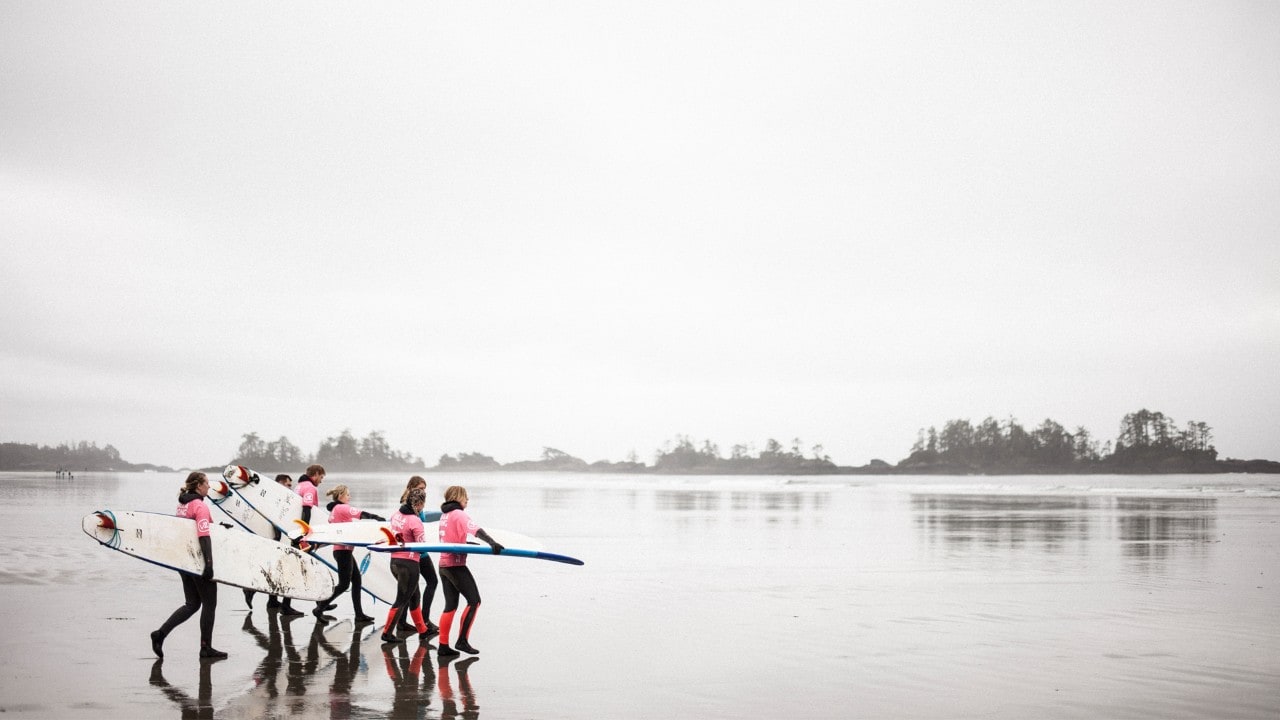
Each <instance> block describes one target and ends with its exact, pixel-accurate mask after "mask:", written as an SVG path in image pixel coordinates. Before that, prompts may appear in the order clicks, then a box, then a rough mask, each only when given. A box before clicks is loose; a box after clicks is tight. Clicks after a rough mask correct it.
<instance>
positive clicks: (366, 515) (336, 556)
mask: <svg viewBox="0 0 1280 720" xmlns="http://www.w3.org/2000/svg"><path fill="white" fill-rule="evenodd" d="M325 494H326V495H328V496H329V497H331V498H333V501H332V502H330V503H329V505H328V510H329V522H331V523H348V522H351V521H352V520H386V518H384V517H382V516H381V515H374V514H373V513H370V512H365V511H364V510H360V509H358V508H354V507H352V506H351V504H350V502H351V491H350V490H349V489H348V488H347V486H346V485H339V486H337V487H335V488H334V489H332V490H330V491H329V492H327V493H325ZM354 551H355V548H353V547H352V546H350V545H334V546H333V560H334V562H336V563H338V587H336V588H334V590H333V595H331V596H330V597H329V599H328V600H325V601H324V602H321V603H319V604H318V605H316V609H315V610H312V611H311V612H312V614H314V615H315V616H316V619H318V620H320V621H321V622H324V621H325V614H324V609H325V608H326V607H330V608H331V607H333V601H334V600H337V599H338V597H339V596H340V595H342V593H344V592H346V591H347V588H348V587H350V588H351V606H352V607H353V608H354V609H355V611H356V622H357V623H371V622H373V617H371V616H369V615H365V614H364V610H363V609H362V608H361V606H360V600H361V598H360V590H361V587H360V568H358V567H356V559H355V555H354V554H353V553H354Z"/></svg>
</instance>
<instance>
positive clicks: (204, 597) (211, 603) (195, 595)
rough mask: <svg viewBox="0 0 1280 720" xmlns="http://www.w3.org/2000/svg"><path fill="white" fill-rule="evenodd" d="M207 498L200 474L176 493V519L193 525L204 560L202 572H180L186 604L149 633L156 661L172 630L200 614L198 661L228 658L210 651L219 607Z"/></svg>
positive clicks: (204, 478) (190, 477) (206, 481)
mask: <svg viewBox="0 0 1280 720" xmlns="http://www.w3.org/2000/svg"><path fill="white" fill-rule="evenodd" d="M208 494H209V478H208V477H207V476H206V475H205V474H204V473H202V472H193V473H191V474H190V475H188V476H187V480H186V482H185V483H183V484H182V490H181V491H180V492H179V493H178V510H177V512H176V513H175V514H176V515H177V516H178V517H181V518H188V519H190V520H192V521H194V522H195V524H196V538H197V539H198V541H199V543H200V553H201V554H202V555H203V556H204V572H203V573H201V574H200V575H191V574H188V573H184V572H179V573H178V577H180V578H182V594H183V595H184V596H185V597H186V602H185V603H184V604H183V605H182V607H179V608H178V609H177V610H174V611H173V614H172V615H170V616H169V619H168V620H165V621H164V624H163V625H161V626H160V629H159V630H155V631H153V632H152V633H151V649H152V650H154V651H155V653H156V656H157V657H164V651H163V646H164V639H165V638H166V637H168V636H169V633H170V632H172V631H173V629H174V628H175V627H177V626H179V625H181V624H182V623H184V622H186V621H187V620H188V619H189V618H190V617H191V616H192V615H195V614H196V611H197V610H200V611H201V612H200V657H202V658H210V659H221V658H225V657H226V656H227V654H226V653H224V652H222V651H221V650H215V649H214V647H213V620H214V611H215V610H216V609H217V607H218V585H217V583H215V582H214V581H213V541H212V540H210V538H209V529H210V527H211V526H212V524H213V518H212V517H211V516H210V514H209V506H208V505H205V504H204V498H205V496H207V495H208Z"/></svg>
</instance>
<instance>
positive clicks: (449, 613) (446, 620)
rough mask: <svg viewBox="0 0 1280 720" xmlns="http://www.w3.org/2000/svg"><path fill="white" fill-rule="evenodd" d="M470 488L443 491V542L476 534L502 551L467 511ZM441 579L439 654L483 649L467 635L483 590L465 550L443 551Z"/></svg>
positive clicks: (495, 550)
mask: <svg viewBox="0 0 1280 720" xmlns="http://www.w3.org/2000/svg"><path fill="white" fill-rule="evenodd" d="M466 507H467V489H466V488H464V487H462V486H461V485H450V486H449V487H447V488H445V491H444V504H443V505H441V506H440V513H441V515H440V542H442V543H454V544H459V545H461V544H465V543H466V542H467V535H468V534H470V535H474V536H476V537H478V538H480V539H481V540H483V541H485V542H487V543H489V547H491V548H493V554H494V555H497V554H498V553H500V552H502V545H499V544H498V542H497V541H495V540H494V539H493V538H491V537H489V533H487V532H485V531H484V529H483V528H481V527H480V526H479V525H477V524H476V522H475V521H474V520H472V519H471V516H470V515H468V514H467V512H466ZM440 580H441V583H440V584H441V587H442V589H443V591H444V611H443V612H441V613H440V648H439V650H437V651H436V653H437V655H439V656H440V657H453V656H456V655H457V654H458V651H459V650H461V651H462V652H465V653H470V654H472V655H475V654H477V653H479V652H480V651H479V650H477V649H475V648H474V647H472V646H471V642H470V641H469V640H468V638H469V637H470V635H471V626H472V625H473V624H475V621H476V612H477V611H478V610H479V609H480V589H479V588H478V587H476V581H475V578H474V577H472V575H471V569H470V568H468V567H467V556H466V555H464V554H463V553H442V554H441V555H440ZM459 595H462V597H464V598H466V600H467V606H466V607H465V608H463V609H462V618H461V623H460V624H459V626H458V642H457V644H455V645H454V646H453V647H450V646H449V629H450V626H452V625H453V614H454V612H455V611H457V609H458V596H459Z"/></svg>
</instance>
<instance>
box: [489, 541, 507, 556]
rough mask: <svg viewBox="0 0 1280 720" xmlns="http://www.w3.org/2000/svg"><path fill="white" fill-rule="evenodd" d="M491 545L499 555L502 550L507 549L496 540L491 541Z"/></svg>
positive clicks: (495, 553) (494, 552)
mask: <svg viewBox="0 0 1280 720" xmlns="http://www.w3.org/2000/svg"><path fill="white" fill-rule="evenodd" d="M489 547H491V548H493V554H494V555H497V554H498V553H500V552H502V551H503V550H504V549H505V548H503V547H502V545H501V544H500V543H496V542H491V543H489Z"/></svg>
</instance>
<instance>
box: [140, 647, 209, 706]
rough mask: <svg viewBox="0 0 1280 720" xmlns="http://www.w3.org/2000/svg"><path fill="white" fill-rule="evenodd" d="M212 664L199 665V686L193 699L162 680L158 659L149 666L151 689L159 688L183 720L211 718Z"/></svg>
mask: <svg viewBox="0 0 1280 720" xmlns="http://www.w3.org/2000/svg"><path fill="white" fill-rule="evenodd" d="M213 664H214V662H213V661H208V660H206V661H204V662H201V663H200V684H199V689H198V690H197V691H196V697H194V698H193V697H191V696H190V695H188V694H186V693H185V692H183V691H182V690H181V689H179V688H177V687H175V686H174V685H172V684H171V683H170V682H169V681H168V680H166V679H165V678H164V672H163V669H164V660H161V659H159V658H157V659H156V661H155V662H154V663H152V665H151V677H150V682H151V685H152V686H153V687H157V688H160V692H162V693H164V695H165V697H167V698H169V699H170V700H172V701H173V702H174V703H176V704H177V706H178V708H179V711H180V713H181V714H180V715H179V717H181V718H182V719H183V720H189V719H190V720H196V719H197V718H201V719H203V718H212V717H213V704H212V702H211V700H212V698H213V679H212V678H213V674H212V671H211V669H212V667H213Z"/></svg>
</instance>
